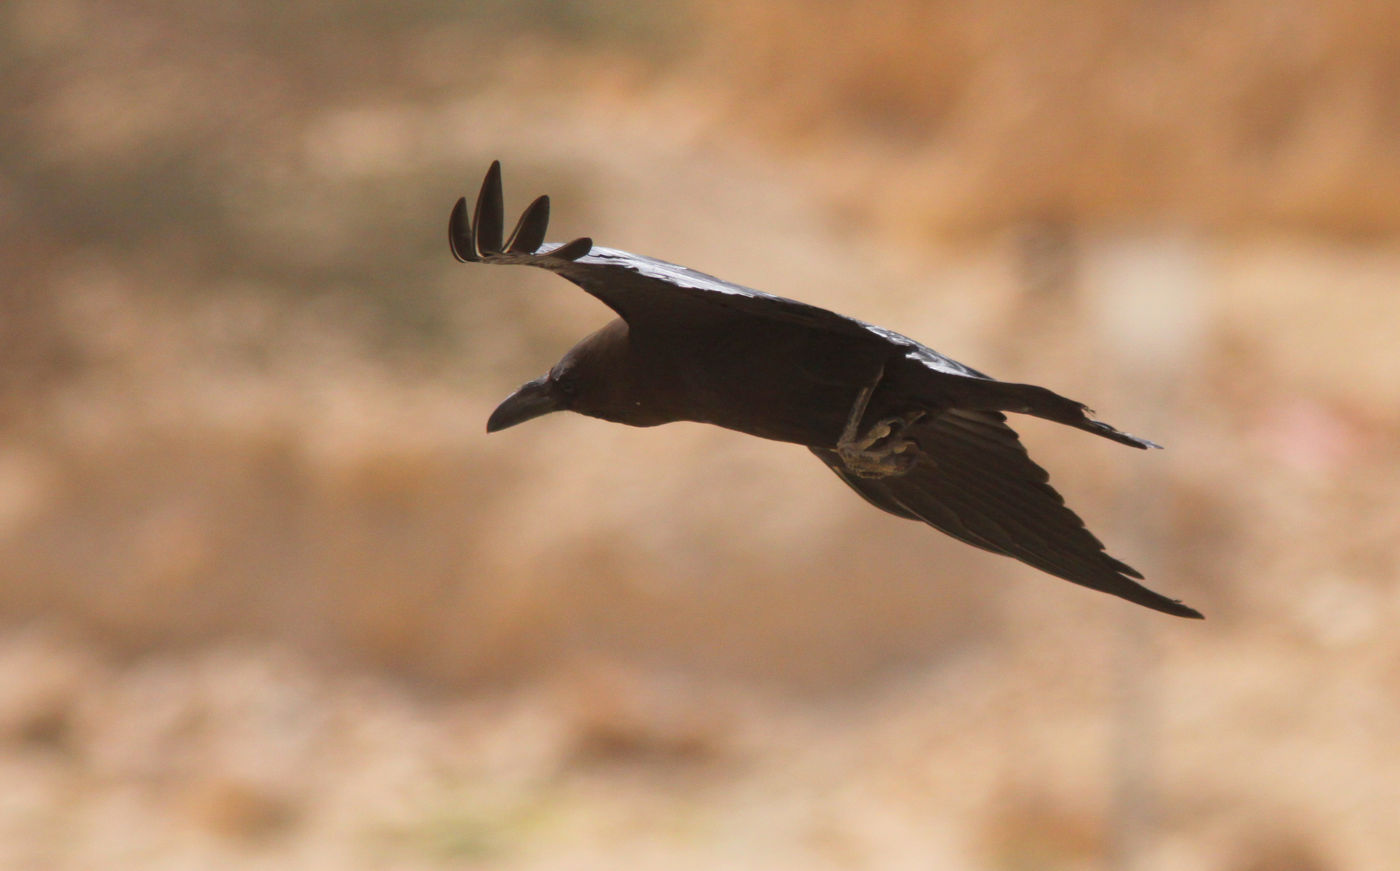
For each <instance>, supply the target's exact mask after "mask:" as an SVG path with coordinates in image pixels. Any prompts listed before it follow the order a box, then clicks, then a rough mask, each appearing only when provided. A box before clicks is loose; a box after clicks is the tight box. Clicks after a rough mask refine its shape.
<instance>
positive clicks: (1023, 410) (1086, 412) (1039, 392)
mask: <svg viewBox="0 0 1400 871" xmlns="http://www.w3.org/2000/svg"><path fill="white" fill-rule="evenodd" d="M968 392H969V393H972V392H974V391H968ZM975 393H976V397H975V399H974V401H975V403H976V404H975V405H971V406H969V407H978V408H985V409H986V410H989V411H1010V412H1015V413H1017V414H1029V415H1031V416H1032V417H1039V418H1043V419H1045V420H1053V421H1055V422H1056V423H1062V424H1064V425H1066V426H1072V427H1074V428H1075V429H1082V430H1084V431H1085V432H1091V433H1093V434H1094V435H1097V436H1102V437H1104V438H1106V439H1109V440H1111V441H1115V442H1118V443H1119V444H1120V445H1128V446H1129V447H1133V448H1140V449H1142V450H1146V449H1148V448H1159V449H1160V448H1161V447H1162V446H1161V445H1159V444H1157V443H1156V442H1152V441H1148V440H1147V439H1144V438H1139V437H1138V436H1135V435H1132V434H1130V433H1126V432H1123V431H1122V430H1120V429H1118V428H1116V427H1113V426H1110V425H1109V424H1106V423H1104V422H1103V421H1101V420H1094V419H1093V418H1092V417H1090V415H1092V414H1093V411H1092V410H1091V409H1090V408H1089V407H1088V406H1087V405H1085V404H1084V403H1082V402H1075V401H1074V400H1073V399H1069V398H1066V397H1064V396H1061V395H1060V394H1058V393H1056V392H1054V391H1053V390H1047V389H1045V388H1044V387H1037V386H1036V385H1034V384H1013V383H1010V382H1006V381H992V380H990V379H988V380H987V381H980V380H979V381H978V382H977V389H976V391H975ZM982 403H986V404H985V405H983V404H982ZM960 404H962V403H961V400H960Z"/></svg>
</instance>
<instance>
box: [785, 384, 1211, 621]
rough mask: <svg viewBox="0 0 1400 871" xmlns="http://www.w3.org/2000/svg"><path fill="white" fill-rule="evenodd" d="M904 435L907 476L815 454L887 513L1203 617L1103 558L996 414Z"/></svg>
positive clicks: (942, 418)
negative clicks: (857, 470)
mask: <svg viewBox="0 0 1400 871" xmlns="http://www.w3.org/2000/svg"><path fill="white" fill-rule="evenodd" d="M902 437H903V438H907V439H910V440H911V441H913V442H914V443H915V444H916V445H917V449H918V451H919V457H918V460H917V462H916V463H915V464H914V466H913V468H912V469H910V470H909V471H908V472H907V473H905V474H903V475H890V476H888V477H883V478H862V477H858V476H856V475H855V474H853V473H852V472H851V471H850V470H848V469H847V468H846V466H845V464H844V463H843V462H842V461H841V457H840V456H839V455H838V454H837V453H836V451H833V450H828V449H824V448H813V449H812V452H813V453H815V454H816V455H817V456H818V457H820V458H821V459H822V461H823V462H825V463H826V464H827V465H828V466H830V467H831V468H832V470H833V471H834V472H836V474H837V475H839V476H840V477H841V480H843V481H845V482H846V483H847V484H849V485H850V486H851V487H852V488H853V489H854V490H855V491H856V492H857V493H860V495H861V496H864V497H865V499H866V500H867V501H869V502H870V503H872V504H874V505H875V506H876V507H879V508H882V509H884V510H885V511H888V512H890V513H891V514H895V515H898V516H900V517H906V518H909V519H912V520H922V521H924V522H925V523H928V524H929V525H930V526H933V527H935V528H937V529H940V530H942V531H943V532H946V533H947V534H949V535H951V536H953V537H954V538H957V539H960V540H962V541H965V542H967V543H968V544H971V545H974V546H976V547H980V548H982V549H983V550H989V551H991V552H993V553H999V554H1003V555H1005V556H1009V557H1014V558H1015V559H1018V560H1020V561H1021V562H1023V563H1026V564H1027V565H1031V566H1034V567H1035V568H1038V569H1040V570H1041V571H1045V572H1049V573H1050V574H1052V575H1055V576H1056V577H1060V578H1064V579H1065V580H1067V581H1073V582H1074V583H1076V584H1081V585H1083V586H1086V587H1091V588H1093V589H1095V590H1101V591H1103V592H1105V593H1111V594H1113V595H1115V596H1121V597H1122V598H1124V599H1127V600H1128V601H1130V602H1136V603H1138V604H1139V605H1146V606H1147V607H1149V608H1153V609H1155V610H1158V611H1164V612H1166V613H1168V614H1174V615H1176V616H1178V617H1200V616H1201V614H1200V612H1198V611H1196V610H1194V609H1192V608H1188V607H1187V606H1185V605H1183V604H1181V603H1180V602H1178V601H1176V600H1174V599H1169V598H1167V597H1166V596H1163V595H1160V594H1158V593H1154V592H1153V591H1151V590H1149V589H1147V588H1146V587H1144V586H1143V585H1141V584H1139V583H1137V582H1136V581H1134V580H1132V579H1133V578H1137V579H1141V578H1142V575H1141V574H1140V573H1139V572H1138V571H1137V570H1136V569H1134V568H1133V567H1132V566H1130V565H1127V564H1126V563H1123V562H1120V561H1118V560H1116V559H1114V558H1113V557H1111V556H1109V555H1108V554H1107V553H1105V552H1104V547H1103V543H1102V542H1100V541H1099V540H1098V539H1097V538H1095V537H1094V535H1093V533H1091V532H1089V530H1088V529H1086V528H1085V527H1084V521H1082V520H1080V519H1079V517H1078V515H1076V514H1075V513H1074V512H1073V511H1071V510H1069V508H1067V507H1065V501H1064V499H1063V498H1062V497H1061V496H1060V494H1059V493H1057V492H1055V490H1054V488H1052V487H1051V486H1050V484H1049V480H1050V476H1049V475H1048V474H1047V473H1046V471H1045V470H1044V469H1042V468H1041V467H1040V466H1038V465H1036V464H1035V462H1034V461H1032V460H1031V458H1030V456H1029V455H1028V454H1027V453H1026V449H1025V447H1023V446H1022V444H1021V441H1020V439H1018V438H1017V437H1016V433H1015V431H1014V430H1012V429H1011V427H1009V426H1007V425H1006V417H1005V415H1003V414H1001V413H1000V412H995V411H968V410H965V409H950V410H947V411H943V412H941V413H939V414H936V415H933V416H931V417H928V418H925V419H923V420H921V421H919V422H918V423H916V424H915V425H913V426H911V427H909V428H908V429H906V430H905V431H904V432H903V433H902Z"/></svg>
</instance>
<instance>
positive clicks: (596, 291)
mask: <svg viewBox="0 0 1400 871" xmlns="http://www.w3.org/2000/svg"><path fill="white" fill-rule="evenodd" d="M504 215H505V206H504V198H503V196H502V190H501V165H500V162H499V161H496V162H493V163H492V164H491V168H490V169H489V170H488V171H487V173H486V178H485V180H484V181H483V182H482V185H481V193H480V194H479V195H478V196H477V201H476V208H475V210H474V212H473V214H472V216H470V217H469V216H468V214H467V201H466V199H465V198H463V199H460V200H458V201H457V205H456V207H455V208H454V209H453V210H452V217H451V219H450V221H449V223H448V241H449V242H450V244H451V246H452V253H453V255H454V256H456V258H457V259H458V260H460V261H462V262H467V261H481V262H485V263H507V264H524V265H528V266H538V267H540V268H542V269H548V270H550V271H551V272H557V273H558V274H560V275H562V276H563V277H565V278H567V279H569V280H570V281H572V282H573V283H574V284H577V285H578V286H579V287H581V288H583V289H584V290H586V291H587V292H588V293H590V294H592V295H593V296H594V297H597V298H598V299H599V300H601V301H602V302H603V303H604V304H606V305H607V306H608V307H610V308H611V309H613V310H614V311H616V312H617V313H618V314H619V315H621V316H622V317H623V318H624V319H625V320H628V321H629V322H635V321H636V320H639V319H650V318H656V319H664V320H667V321H672V320H673V319H674V318H676V317H684V316H686V314H690V315H692V316H693V315H696V314H697V313H699V312H700V311H707V312H709V313H715V312H717V311H720V312H723V311H727V312H730V313H734V314H742V315H745V316H748V317H759V318H770V319H775V320H781V321H785V322H787V323H793V324H799V325H801V326H805V327H809V328H812V329H818V330H823V331H827V332H833V333H837V334H839V335H843V336H847V337H850V338H855V339H858V340H862V341H870V342H880V343H882V344H892V345H894V346H896V347H899V348H903V349H904V350H906V352H907V353H909V355H910V357H911V358H914V359H918V360H920V361H921V362H923V363H925V365H928V366H930V367H931V368H935V369H938V370H939V371H944V372H946V373H949V374H957V375H973V376H977V375H979V373H977V372H975V371H974V370H972V369H969V368H968V367H966V366H963V365H961V364H959V363H957V362H956V361H953V360H949V359H947V358H946V357H943V356H942V355H940V354H938V353H937V352H935V351H933V350H931V349H929V348H925V347H924V346H923V345H920V344H919V343H917V342H915V341H913V340H912V339H908V338H906V337H904V336H901V335H899V334H898V333H895V332H892V331H890V330H885V329H882V328H879V327H875V326H872V325H870V324H866V323H864V322H862V321H858V320H856V319H854V318H848V317H846V316H844V315H839V314H837V313H835V312H832V311H828V310H827V309H824V308H820V307H818V306H814V305H808V304H807V303H803V302H798V301H797V300H792V299H786V298H784V297H780V296H774V295H773V294H770V293H764V292H763V291H761V290H754V289H753V288H751V287H744V286H743V285H740V284H732V283H730V282H728V281H722V280H721V279H718V278H715V277H714V276H713V275H706V274H705V273H703V272H699V271H696V270H694V269H690V268H688V267H685V266H678V265H676V264H674V263H667V262H666V261H664V260H656V259H654V258H651V257H643V256H641V255H638V254H629V253H627V252H626V251H618V250H616V249H613V248H603V247H600V246H595V245H594V244H593V240H592V239H589V238H587V237H582V238H579V239H575V240H573V241H572V242H567V243H563V244H560V243H554V242H545V241H544V235H545V230H546V228H547V227H548V224H549V198H548V197H539V198H538V199H536V200H535V201H534V202H532V203H531V204H530V205H529V207H528V208H526V209H525V212H524V214H522V215H521V216H520V221H519V223H518V224H517V225H516V228H515V231H514V232H513V233H511V235H510V238H509V239H506V238H504V228H505V219H504Z"/></svg>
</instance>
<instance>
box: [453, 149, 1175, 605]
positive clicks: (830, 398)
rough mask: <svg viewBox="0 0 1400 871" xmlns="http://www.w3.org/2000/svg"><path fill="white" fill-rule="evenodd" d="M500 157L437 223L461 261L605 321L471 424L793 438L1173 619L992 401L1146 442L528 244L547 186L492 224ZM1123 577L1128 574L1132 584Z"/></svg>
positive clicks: (872, 331) (671, 278)
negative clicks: (590, 424) (569, 418)
mask: <svg viewBox="0 0 1400 871" xmlns="http://www.w3.org/2000/svg"><path fill="white" fill-rule="evenodd" d="M504 221H505V205H504V200H503V196H502V190H501V166H500V163H499V161H498V162H495V163H492V164H491V168H490V169H489V170H488V171H487V173H486V179H485V181H484V182H483V183H482V185H481V192H480V194H479V195H478V197H477V200H476V206H475V208H474V209H472V210H470V211H469V208H468V206H467V201H466V198H462V199H460V200H458V201H457V205H456V207H455V208H453V210H452V216H451V218H450V220H449V223H448V240H449V242H450V244H451V246H452V253H453V255H454V256H455V257H456V258H457V259H458V260H459V261H461V262H464V263H466V262H472V263H476V262H480V263H492V264H507V265H513V264H521V265H525V266H536V267H539V268H541V269H547V270H549V271H550V272H554V273H557V274H558V275H561V276H563V277H564V278H567V279H568V280H569V281H572V282H573V283H574V284H576V285H578V286H579V287H581V288H583V289H584V290H585V291H587V292H588V293H589V294H591V295H592V296H594V297H596V298H597V299H598V300H600V301H601V302H602V303H603V304H604V305H606V306H608V307H609V308H611V309H612V310H613V311H614V312H616V313H617V315H618V317H617V319H615V320H613V321H612V322H611V323H609V324H607V325H606V326H604V327H603V328H602V329H601V330H598V331H597V332H595V333H593V334H592V335H590V336H588V337H586V338H584V339H583V340H582V341H581V342H579V343H578V344H577V345H575V346H574V347H573V348H572V349H571V350H570V351H569V352H568V353H567V354H565V355H564V357H563V358H562V359H561V360H560V361H559V362H558V363H556V364H555V365H554V367H553V368H551V369H550V370H549V371H548V372H547V373H545V374H544V375H542V376H540V377H539V378H536V379H535V380H533V381H530V382H528V383H526V384H525V385H524V386H522V387H521V388H520V389H519V390H517V391H516V392H515V393H513V394H511V395H510V396H509V397H507V398H506V399H505V401H503V402H502V403H501V404H500V406H499V407H497V408H496V410H495V411H494V412H493V413H492V414H491V417H490V419H489V420H488V421H487V422H486V431H487V432H496V431H498V430H502V429H505V428H506V427H511V426H515V425H516V424H518V423H523V422H525V421H527V420H530V419H532V418H536V417H539V416H541V415H543V414H548V413H549V412H552V411H574V412H578V413H580V414H585V415H588V416H590V417H597V418H602V419H603V420H610V421H614V422H616V423H625V424H628V425H630V426H656V425H658V424H662V423H670V422H672V421H679V420H689V421H698V422H701V423H710V424H714V425H716V426H721V427H724V428H726V429H732V430H737V431H739V432H743V433H748V434H749V435H754V436H758V437H760V438H765V439H773V440H776V441H782V442H792V443H795V444H799V445H805V446H806V447H807V448H808V449H810V450H811V451H812V453H814V454H816V455H817V457H818V458H819V459H820V460H821V461H822V462H823V463H826V465H827V466H829V467H830V468H831V470H832V471H833V472H835V473H836V474H837V476H838V477H840V478H841V480H842V481H844V482H846V484H848V485H849V486H850V487H851V489H853V490H855V491H856V492H857V493H859V494H860V495H861V496H862V497H864V498H865V499H866V501H868V502H870V503H871V504H872V505H874V506H876V507H877V508H881V509H883V510H885V511H888V512H889V513H891V514H894V515H896V516H899V517H905V518H908V519H910V520H920V521H923V522H924V523H927V524H929V525H930V526H932V527H934V528H935V529H938V530H941V531H943V532H945V533H947V534H948V535H951V536H953V537H954V538H957V539H959V540H961V541H964V542H966V543H968V544H970V545H973V546H974V547H979V548H982V549H983V550H989V551H991V552H993V553H999V554H1003V555H1005V556H1009V557H1012V558H1014V559H1018V560H1020V561H1021V562H1023V563H1026V564H1027V565H1030V566H1034V567H1035V568H1037V569H1040V570H1041V571H1044V572H1048V573H1049V574H1051V575H1054V576H1056V577H1059V578H1064V579H1065V580H1067V581H1073V582H1074V583H1076V584H1081V585H1083V586H1085V587H1090V588H1092V589H1095V590H1100V591H1102V592H1105V593H1111V594H1113V595H1115V596H1121V597H1122V598H1124V599H1127V600H1128V601H1130V602H1136V603H1138V604H1139V605H1145V606H1147V607H1148V608H1153V609H1155V610H1157V611H1162V612H1164V613H1167V614H1173V615H1176V616H1178V617H1197V618H1199V617H1200V616H1201V614H1200V612H1198V611H1196V610H1195V609H1193V608H1189V607H1187V606H1186V605H1183V604H1182V603H1181V602H1179V601H1176V600H1174V599H1169V598H1167V597H1166V596H1163V595H1161V594H1160V593H1156V592H1153V591H1152V590H1149V589H1148V588H1147V587H1145V586H1143V585H1142V584H1139V583H1137V580H1141V579H1142V575H1141V574H1140V573H1139V572H1138V571H1137V570H1136V569H1134V568H1133V567H1132V566H1129V565H1128V564H1126V563H1123V562H1120V561H1119V560H1117V559H1114V558H1113V557H1111V556H1109V555H1108V554H1107V553H1105V552H1104V547H1103V544H1102V542H1100V541H1099V540H1098V539H1097V538H1095V537H1094V535H1093V533H1091V532H1089V530H1088V529H1086V528H1085V526H1084V522H1083V521H1082V520H1080V519H1079V517H1078V515H1076V514H1075V513H1074V512H1073V511H1071V510H1069V508H1067V507H1066V506H1065V502H1064V499H1063V498H1062V497H1061V496H1060V494H1059V493H1057V492H1055V490H1054V488H1052V487H1051V486H1050V484H1049V475H1048V474H1047V473H1046V472H1045V470H1044V469H1042V468H1041V467H1040V466H1038V465H1036V464H1035V462H1033V461H1032V460H1031V458H1030V456H1029V455H1028V454H1027V453H1026V449H1025V448H1024V447H1023V446H1022V445H1021V442H1020V440H1019V439H1018V438H1017V436H1016V433H1015V431H1014V430H1012V429H1011V427H1009V426H1008V425H1007V423H1006V415H1005V414H1004V412H1015V413H1018V414H1029V415H1032V416H1035V417H1040V418H1044V419H1046V420H1052V421H1055V422H1057V423H1062V424H1065V425H1067V426H1072V427H1075V428H1077V429H1082V430H1085V431H1087V432H1091V433H1094V434H1095V435H1099V436H1103V437H1104V438H1107V439H1112V440H1113V441H1115V442H1118V443H1120V444H1124V445H1129V446H1131V447H1135V448H1155V447H1159V445H1155V444H1153V443H1152V442H1149V441H1147V440H1146V439H1141V438H1138V437H1136V436H1132V435H1129V434H1127V433H1125V432H1121V431H1119V430H1117V429H1114V428H1113V427H1111V426H1109V425H1108V424H1106V423H1103V422H1101V421H1097V420H1094V419H1092V418H1091V417H1089V416H1088V414H1087V412H1088V409H1087V408H1086V407H1085V406H1084V405H1083V404H1081V403H1078V402H1075V401H1073V400H1071V399H1066V398H1065V397H1063V396H1060V395H1058V394H1056V393H1053V392H1051V391H1050V390H1047V389H1045V388H1044V387H1037V386H1034V385H1031V384H1015V383H1010V382H1005V381H998V380H996V379H995V378H992V377H990V376H987V375H984V374H982V373H981V372H978V371H977V370H975V369H972V368H971V367H968V366H964V365H963V364H961V363H959V362H957V361H956V360H951V359H949V358H948V357H945V356H943V355H942V354H939V353H938V352H937V351H934V350H932V349H931V348H928V347H926V346H924V345H922V344H920V343H918V342H916V341H914V340H913V339H910V338H907V337H905V336H902V335H900V334H899V333H896V332H894V331H892V330H887V329H884V328H883V327H877V326H874V325H873V324H867V323H865V322H863V321H859V320H856V319H855V318H849V317H846V316H844V315H839V314H836V313H835V312H831V311H828V310H826V309H823V308H818V307H817V306H813V305H808V304H806V303H802V302H797V301H796V300H791V299H784V298H783V297H779V296H773V295H771V294H767V293H764V292H762V291H759V290H753V289H751V288H748V287H743V286H741V285H737V284H730V283H729V282H727V281H721V280H720V279H718V278H715V277H713V276H710V275H706V274H705V273H703V272H697V271H695V270H693V269H689V268H687V267H684V266H677V265H676V264H674V263H667V262H665V261H662V260H655V259H653V258H650V257H643V256H640V255H637V254H629V253H627V252H625V251H617V250H615V249H612V248H604V247H602V246H597V245H594V244H593V240H592V239H589V238H587V237H583V238H578V239H574V240H573V241H571V242H564V243H556V242H546V241H545V240H544V237H545V230H546V228H547V226H548V224H549V198H548V197H543V196H542V197H539V198H537V199H536V200H535V201H534V202H532V203H530V205H529V206H528V207H526V209H525V211H524V213H523V214H522V215H521V216H520V220H519V222H518V223H517V224H516V227H515V230H514V231H513V232H512V233H511V234H510V237H509V238H506V237H505V223H504ZM1134 579H1137V580H1134Z"/></svg>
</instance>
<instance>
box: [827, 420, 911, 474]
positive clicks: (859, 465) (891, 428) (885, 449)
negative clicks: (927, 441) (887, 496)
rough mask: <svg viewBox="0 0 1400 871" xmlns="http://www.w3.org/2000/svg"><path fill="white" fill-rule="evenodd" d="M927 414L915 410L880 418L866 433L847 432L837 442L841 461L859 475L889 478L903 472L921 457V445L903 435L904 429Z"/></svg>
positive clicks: (837, 450)
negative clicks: (919, 447)
mask: <svg viewBox="0 0 1400 871" xmlns="http://www.w3.org/2000/svg"><path fill="white" fill-rule="evenodd" d="M923 416H924V412H922V411H911V412H909V413H908V414H906V415H904V416H903V417H887V418H884V419H882V420H880V421H877V422H876V423H875V424H874V425H873V426H871V427H870V429H868V430H866V431H865V435H863V436H859V437H851V434H850V433H849V432H847V433H846V434H843V435H842V437H841V440H840V441H838V442H837V443H836V453H837V454H838V455H839V456H840V457H841V462H842V463H844V464H845V466H846V468H847V469H849V470H850V471H851V473H852V474H854V475H855V476H856V477H858V478H887V477H889V476H890V475H903V474H904V473H905V472H908V471H909V470H910V469H911V468H913V466H914V463H916V462H917V461H918V456H919V455H918V452H917V451H918V445H916V444H915V443H914V442H912V441H910V440H909V439H906V438H903V434H904V430H905V429H906V428H907V427H908V426H909V425H910V424H912V423H914V421H916V420H918V419H919V418H921V417H923Z"/></svg>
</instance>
